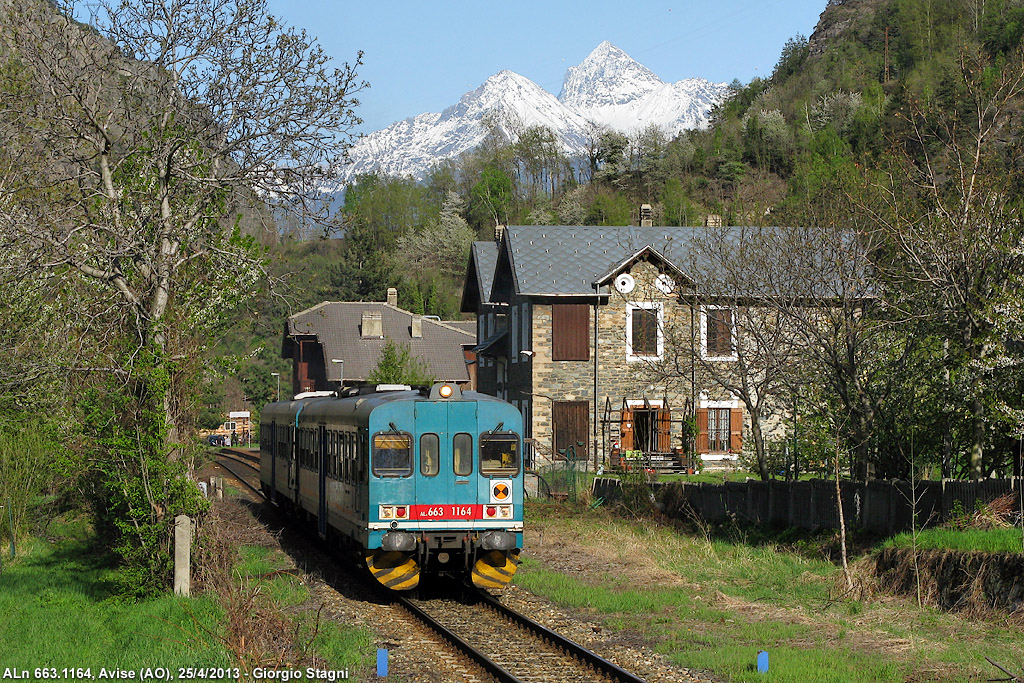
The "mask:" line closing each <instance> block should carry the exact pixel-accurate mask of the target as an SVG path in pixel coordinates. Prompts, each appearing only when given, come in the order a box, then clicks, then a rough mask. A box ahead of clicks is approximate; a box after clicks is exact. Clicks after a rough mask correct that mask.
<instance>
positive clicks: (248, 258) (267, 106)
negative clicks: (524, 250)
mask: <svg viewBox="0 0 1024 683" xmlns="http://www.w3.org/2000/svg"><path fill="white" fill-rule="evenodd" d="M94 4H95V5H96V7H95V8H94V9H96V16H97V17H99V18H100V19H101V20H102V21H100V22H99V23H100V24H101V25H100V26H99V27H98V28H95V29H94V28H91V27H85V26H83V25H81V24H78V23H77V22H75V21H73V20H71V19H70V17H71V16H72V14H71V11H72V10H71V8H70V6H68V5H67V4H66V3H44V2H35V1H26V2H22V3H19V4H17V5H15V4H13V3H4V2H0V28H2V29H3V31H2V32H0V140H3V147H2V148H0V244H2V245H3V247H4V248H3V249H0V277H2V282H0V341H2V344H3V346H4V347H5V349H8V350H9V353H6V354H5V355H4V356H3V358H2V359H0V457H2V458H3V463H4V468H5V470H4V471H5V477H4V481H6V482H7V487H8V488H7V490H6V492H7V494H8V495H13V494H11V493H10V491H13V490H16V489H17V490H21V489H24V490H25V491H28V490H29V489H28V488H26V487H27V486H28V484H25V485H24V486H23V485H22V484H21V483H18V482H22V481H30V480H31V481H32V482H34V483H32V486H35V487H38V486H40V483H39V482H40V481H41V480H40V479H32V478H31V476H29V475H30V474H31V473H32V472H38V471H39V469H38V468H36V469H33V467H34V465H36V464H38V463H39V462H40V458H42V455H41V454H46V453H56V454H57V457H52V458H49V460H48V462H50V463H52V462H53V461H54V460H56V461H57V462H58V463H59V468H57V469H55V470H53V471H49V470H47V472H46V474H47V477H49V479H48V481H53V480H60V481H62V482H70V484H68V485H66V486H63V487H58V488H59V489H60V490H61V491H62V492H64V493H67V494H68V495H72V496H80V497H81V498H82V499H83V500H85V501H86V502H87V503H88V504H89V505H91V506H92V509H93V510H94V514H95V519H96V524H97V529H99V530H101V531H103V532H109V533H108V535H107V537H108V538H110V539H112V540H110V544H111V546H112V547H114V548H115V549H116V550H117V551H118V552H119V553H121V557H122V559H123V560H124V562H125V564H126V566H131V567H133V568H134V570H135V571H136V573H135V574H130V575H126V577H125V585H126V586H129V587H130V588H129V590H137V591H139V592H144V591H149V590H155V589H157V588H159V586H160V582H161V581H162V580H163V579H162V578H161V577H164V576H165V575H166V574H165V571H166V568H167V562H168V558H167V555H166V552H165V551H166V547H165V545H162V544H164V541H165V536H164V535H163V534H164V533H165V532H166V529H167V521H168V519H169V518H170V517H172V516H173V514H175V513H176V512H179V511H183V510H195V509H197V508H198V507H201V504H200V502H199V501H197V500H195V496H194V494H193V493H192V492H193V491H194V489H191V488H187V487H184V486H182V482H183V479H182V477H183V476H184V475H183V473H184V472H186V471H187V470H188V466H189V464H190V463H191V457H192V455H193V453H194V450H193V448H194V439H193V436H194V433H195V429H196V427H197V426H204V425H205V426H209V425H210V424H215V423H216V422H219V421H220V419H221V417H222V415H223V413H224V412H226V411H227V410H229V409H240V408H243V407H249V408H251V409H253V410H255V411H258V409H259V408H260V407H261V406H262V405H263V404H264V403H265V402H266V401H268V400H271V399H272V398H273V396H274V394H275V392H276V381H275V378H274V376H273V375H272V374H271V373H274V372H276V373H280V375H281V379H282V380H283V381H282V391H285V390H286V388H287V386H288V382H287V378H288V376H289V374H290V367H289V365H288V363H287V362H286V361H284V360H283V359H281V358H280V357H279V356H280V344H281V332H282V329H283V325H284V321H285V318H286V316H287V315H288V314H289V313H294V312H297V311H300V310H303V309H304V308H307V307H309V306H311V305H314V304H316V303H319V302H320V301H323V300H354V299H365V300H374V301H383V300H384V296H385V291H386V288H387V287H390V286H394V287H397V288H398V291H399V305H400V306H402V307H403V308H407V309H409V310H412V311H414V312H417V313H426V314H434V315H439V316H441V317H442V318H453V317H457V316H458V315H459V311H458V307H459V297H460V293H461V284H462V275H463V272H464V269H465V265H466V259H467V254H468V249H469V245H470V243H471V242H472V241H473V240H474V239H488V238H491V237H492V236H493V231H494V227H495V226H496V225H501V224H579V225H624V224H629V223H632V222H635V213H636V211H637V209H638V207H639V206H640V204H642V203H649V204H651V205H652V206H653V207H654V213H655V216H654V220H655V224H656V225H658V224H661V225H701V224H702V222H703V221H704V219H705V217H706V216H707V215H709V214H716V215H719V216H721V217H722V218H723V221H724V222H725V223H726V224H728V225H750V226H758V225H790V226H813V227H821V228H824V229H830V230H832V231H833V232H835V231H839V232H842V233H843V235H845V236H847V238H844V239H841V240H839V242H838V243H837V244H838V246H839V247H843V246H845V245H848V244H849V243H851V242H852V243H854V244H856V245H857V247H858V250H859V251H858V252H857V253H858V254H864V258H865V259H866V261H865V263H864V264H863V265H864V267H863V268H862V269H857V270H854V271H851V272H850V273H849V275H850V280H848V281H847V283H846V284H848V285H850V287H849V288H847V289H846V290H844V291H843V292H838V293H836V294H835V300H836V301H837V302H838V303H840V304H843V306H845V305H846V304H851V307H850V308H848V309H844V308H843V306H837V309H839V310H847V311H849V312H851V313H850V315H847V316H845V317H843V318H840V319H838V320H837V322H836V325H835V326H833V327H831V328H828V329H829V330H830V332H831V333H833V334H832V336H829V337H827V338H826V337H824V336H823V337H820V338H818V339H816V340H814V343H813V344H812V345H808V346H807V349H808V353H807V355H805V356H802V357H800V358H799V363H797V365H798V366H799V367H800V368H801V369H802V374H801V373H798V374H796V375H794V376H793V377H792V378H790V379H789V382H790V384H789V386H790V387H791V397H790V398H788V399H786V400H788V401H791V404H790V406H789V407H791V408H797V407H798V408H799V410H798V412H799V415H800V419H801V422H800V424H799V425H798V429H797V432H798V433H796V434H792V437H793V442H794V443H797V444H798V446H799V450H800V451H801V452H802V453H805V454H807V455H808V457H810V454H814V457H816V458H818V459H819V460H823V459H825V458H828V457H832V456H833V455H834V454H837V453H838V452H839V451H840V449H842V450H843V451H844V452H849V453H851V454H854V455H852V456H851V462H850V466H851V469H853V470H854V472H855V473H856V474H860V475H864V474H867V470H868V469H869V468H873V469H874V470H875V474H876V475H878V476H906V475H908V474H911V473H912V471H917V472H919V471H920V470H917V469H916V468H933V469H934V470H935V471H936V473H937V472H938V471H940V470H941V472H942V473H943V474H946V475H956V476H972V477H982V476H986V475H988V474H991V473H1002V472H1006V471H1008V469H1009V468H1010V467H1011V463H1012V462H1013V460H1014V457H1013V456H1014V455H1015V454H1018V453H1019V448H1020V438H1021V437H1020V435H1021V433H1022V431H1024V403H1022V399H1021V396H1022V395H1024V373H1022V369H1024V368H1022V363H1021V361H1022V359H1024V355H1022V354H1024V348H1022V344H1021V341H1020V333H1019V330H1020V329H1021V328H1022V327H1024V325H1022V323H1024V320H1022V318H1024V305H1022V302H1024V297H1022V291H1024V288H1022V282H1021V277H1022V273H1024V249H1022V244H1024V239H1022V238H1024V224H1022V220H1021V210H1022V202H1024V199H1022V198H1024V192H1022V189H1024V188H1022V187H1021V183H1022V182H1024V180H1022V178H1024V174H1022V173H1021V170H1022V166H1024V155H1022V149H1021V140H1022V137H1021V132H1022V131H1021V111H1022V109H1021V104H1022V102H1024V66H1022V61H1021V41H1022V35H1024V3H1022V2H1021V1H1020V0H950V1H948V2H938V1H936V0H847V1H846V2H831V3H829V5H828V6H827V7H826V8H824V12H823V14H822V17H821V20H820V22H819V25H818V27H817V29H816V30H815V32H814V33H813V34H812V35H811V36H810V37H809V38H805V37H803V36H794V37H793V38H792V39H791V40H790V41H789V42H788V43H787V44H786V46H785V48H784V49H783V51H782V54H781V55H780V57H779V60H778V63H777V65H776V67H775V69H774V71H773V73H772V75H771V76H770V77H769V78H766V79H755V80H754V81H752V82H750V83H747V84H743V83H738V82H737V83H734V84H733V85H732V89H733V94H732V97H731V98H730V99H729V100H728V101H727V102H725V103H724V104H723V105H722V106H720V107H719V108H718V109H717V110H716V111H715V112H714V115H713V122H712V125H711V126H710V127H709V128H708V129H707V130H697V131H689V132H686V133H683V134H680V135H679V136H677V137H675V138H673V139H666V137H665V136H664V135H663V134H662V133H660V132H659V131H658V130H657V129H655V128H648V129H646V130H641V131H637V132H635V133H633V134H631V135H623V134H620V133H616V132H612V131H608V130H594V131H593V135H592V138H591V139H590V140H589V144H588V149H587V154H586V156H585V158H582V159H569V158H566V157H565V156H564V154H563V153H562V152H561V151H560V147H559V146H558V145H557V144H556V141H555V138H554V136H553V135H552V133H551V132H550V131H547V130H545V129H543V128H536V127H528V128H524V129H522V130H518V131H517V132H516V134H515V135H514V136H511V137H509V136H506V135H504V134H500V133H499V132H498V131H499V127H497V126H494V127H493V129H492V134H491V135H489V137H488V138H487V139H486V141H485V143H484V144H482V145H481V146H480V147H479V148H477V149H476V150H474V151H473V152H471V153H469V154H467V155H465V156H463V157H461V158H459V159H458V160H456V161H454V162H448V163H444V164H439V165H438V166H437V167H435V168H434V169H433V171H432V172H431V173H430V174H429V176H428V177H427V179H426V180H425V181H422V182H417V181H414V180H412V179H411V178H388V177H379V176H375V175H365V176H360V177H359V178H357V180H356V182H355V183H353V184H351V185H350V186H349V187H347V188H346V189H345V193H344V200H343V202H342V203H341V206H340V207H338V206H337V202H335V204H333V205H325V204H323V203H322V202H321V201H319V200H322V199H323V197H320V196H318V195H319V192H320V190H321V189H322V188H323V187H330V182H331V180H332V179H334V178H337V173H336V171H337V168H338V166H337V165H338V164H339V163H341V162H342V161H343V154H344V151H345V148H346V147H347V146H348V144H349V142H350V139H351V132H352V130H353V128H354V126H355V125H356V124H357V123H358V118H357V112H358V102H357V101H356V99H355V95H356V94H357V93H358V92H359V90H360V89H361V88H362V87H364V86H365V84H363V83H362V82H361V81H359V79H358V77H357V73H356V70H357V67H358V66H359V64H360V63H361V62H360V60H361V54H359V56H357V57H356V59H355V60H354V61H353V63H352V65H351V66H350V65H349V64H344V65H343V66H342V67H341V68H337V69H335V68H332V67H329V66H328V60H327V57H326V55H324V54H323V52H322V51H321V50H320V49H319V46H318V45H316V43H315V41H312V40H311V39H309V38H308V36H305V35H304V34H301V32H294V31H291V30H289V29H286V28H283V27H282V26H281V25H280V24H279V23H276V22H275V21H274V20H273V19H272V18H270V17H268V16H267V15H266V13H265V12H266V7H265V5H264V4H263V3H262V2H260V1H259V0H232V1H231V2H228V3H226V4H224V5H223V7H228V6H230V7H231V8H234V9H232V12H234V14H233V15H232V17H235V16H240V17H245V18H246V21H244V22H243V21H239V20H236V19H235V18H232V17H229V16H227V15H226V14H224V13H221V12H220V11H219V10H218V9H217V8H218V7H222V5H219V4H217V5H216V6H214V5H211V3H208V2H205V1H204V0H181V1H179V2H174V3H171V2H167V0H138V2H132V3H125V4H124V5H123V6H122V4H121V3H116V2H107V1H106V0H103V1H101V2H98V3H94ZM55 7H56V9H55ZM61 11H63V12H64V14H63V15H61V14H60V12H61ZM104 18H105V19H104ZM178 26H186V27H192V28H196V27H202V29H201V30H195V31H178V30H171V29H172V28H174V27H178ZM175 41H179V42H175ZM172 43H173V46H172V47H170V48H169V47H168V45H169V44H172ZM239 44H244V45H251V46H253V47H252V49H251V50H246V51H243V52H241V53H239V52H235V51H233V50H231V49H230V48H229V47H227V46H230V45H239ZM723 49H742V46H724V47H723ZM712 57H713V56H712ZM197 64H205V65H208V66H209V68H200V67H197V66H196V65H197ZM284 64H287V65H289V68H287V69H285V68H281V65H284ZM283 159H288V160H289V163H287V164H282V163H280V162H281V160H283ZM257 199H258V201H257ZM262 204H273V206H262ZM332 207H333V208H334V209H335V210H334V211H332V212H327V209H328V208H332ZM821 234H825V233H821ZM849 235H853V236H855V237H856V239H855V240H850V239H848V236H849ZM796 251H797V252H801V251H806V250H802V249H798V250H796ZM823 251H824V250H823ZM791 255H792V254H785V253H782V254H780V255H778V258H782V257H783V256H787V257H788V256H791ZM797 255H799V253H798V254H797ZM725 262H727V261H725ZM837 262H841V259H840V260H839V261H837ZM805 265H806V264H805ZM795 268H796V266H794V270H793V272H794V273H798V274H799V271H798V270H795ZM851 292H859V294H857V295H856V297H855V298H850V297H851V296H852V295H851V294H850V293H851ZM789 297H790V298H789V301H790V302H792V301H794V300H796V299H797V298H798V297H797V295H795V294H793V293H790V294H789ZM844 297H845V298H844ZM784 299H785V297H781V299H780V300H784ZM780 310H782V309H780ZM798 313H799V311H797V310H796V309H795V308H793V307H791V308H790V309H789V311H788V312H787V314H788V315H792V316H794V317H796V316H797V314H798ZM822 329H824V326H823V327H822ZM40 438H41V439H42V445H40V444H39V441H38V439H40ZM20 444H35V445H33V446H32V448H21V447H20ZM15 465H18V466H19V467H21V468H22V469H20V470H16V469H15ZM16 471H18V472H22V473H23V474H24V479H18V478H17V477H16V476H15V474H14V473H15V472H16ZM19 476H20V475H19ZM47 477H43V479H44V480H47ZM2 483H3V482H0V484H2ZM25 495H27V494H25ZM22 498H24V496H22ZM138 520H142V521H141V522H139V521H138ZM131 587H134V588H131Z"/></svg>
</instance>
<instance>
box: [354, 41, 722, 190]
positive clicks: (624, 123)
mask: <svg viewBox="0 0 1024 683" xmlns="http://www.w3.org/2000/svg"><path fill="white" fill-rule="evenodd" d="M727 93H728V86H727V85H726V84H724V83H711V82H710V81H707V80H704V79H702V78H688V79H686V80H683V81H679V82H677V83H665V82H663V81H662V80H661V79H660V78H658V77H657V76H656V75H655V74H654V73H653V72H652V71H651V70H650V69H648V68H647V67H645V66H643V65H642V64H640V63H638V62H636V61H635V60H633V59H632V58H631V57H630V56H629V55H627V54H626V53H625V52H623V51H622V50H620V49H619V48H617V47H615V46H614V45H612V44H611V43H609V42H608V41H605V42H603V43H601V44H600V45H598V46H597V48H595V49H594V51H593V52H591V53H590V54H589V55H588V56H587V58H586V59H584V60H583V61H582V62H581V63H580V64H579V65H577V66H574V67H570V68H569V69H568V71H567V72H566V75H565V82H564V84H563V85H562V92H561V94H560V95H559V97H558V98H556V97H554V96H553V95H552V94H551V93H549V92H547V91H546V90H544V89H543V88H541V87H540V86H539V85H537V84H536V83H534V82H533V81H531V80H530V79H528V78H526V77H524V76H520V75H519V74H516V73H513V72H511V71H501V72H499V73H497V74H495V75H493V76H491V77H490V78H488V79H487V81H485V82H484V84H483V85H481V86H480V87H479V88H477V89H476V90H473V91H471V92H468V93H466V94H465V95H463V96H462V98H461V99H460V100H459V101H458V103H456V104H454V105H452V106H451V107H448V108H447V109H445V110H444V111H443V112H441V113H430V114H420V115H419V116H414V117H412V118H408V119H405V120H404V121H399V122H397V123H394V124H392V125H390V126H388V127H387V128H385V129H383V130H379V131H376V132H374V133H370V134H369V135H367V136H365V137H363V138H362V139H361V140H359V141H358V142H357V143H356V144H355V145H354V146H353V147H352V149H351V150H350V151H349V158H350V160H351V163H350V164H349V165H348V166H347V167H346V169H345V179H344V180H345V181H346V182H347V181H349V180H351V179H352V178H354V177H355V176H356V175H357V174H359V173H370V172H379V173H385V174H388V175H411V176H413V177H416V178H422V177H423V176H424V175H425V174H426V173H427V171H428V170H429V169H430V167H431V166H432V165H433V164H435V163H437V162H439V161H442V160H445V159H452V158H455V157H457V156H459V155H460V154H462V153H464V152H467V151H469V150H471V149H473V148H474V147H476V146H477V145H479V144H480V143H481V142H482V141H483V140H484V138H485V137H486V135H487V128H486V126H485V125H484V121H485V118H488V117H489V118H490V120H491V121H493V122H494V123H495V124H496V125H497V126H498V128H499V129H500V130H501V131H502V132H503V133H504V134H505V135H506V136H507V137H508V138H509V139H512V140H514V139H515V137H516V130H520V129H522V128H523V127H527V126H536V125H543V126H546V127H548V128H550V129H551V130H553V131H554V132H555V134H556V135H558V137H559V138H560V140H561V141H562V145H563V149H564V150H565V152H566V153H567V154H569V155H570V156H575V155H578V154H580V153H581V152H582V151H583V150H584V144H585V141H586V139H587V135H588V132H589V131H591V130H593V128H594V127H595V126H607V127H609V128H612V129H614V130H618V131H620V132H623V133H627V134H629V133H632V132H634V131H637V130H640V129H643V128H646V127H647V126H649V125H651V124H654V125H657V126H659V127H661V128H662V130H664V131H665V133H666V134H667V135H669V136H672V135H675V134H676V133H678V132H679V131H681V130H684V129H687V128H697V127H701V126H704V125H707V116H708V113H709V112H710V111H711V107H712V106H714V105H715V104H716V103H718V102H720V101H721V100H722V99H723V98H724V97H725V95H726V94H727Z"/></svg>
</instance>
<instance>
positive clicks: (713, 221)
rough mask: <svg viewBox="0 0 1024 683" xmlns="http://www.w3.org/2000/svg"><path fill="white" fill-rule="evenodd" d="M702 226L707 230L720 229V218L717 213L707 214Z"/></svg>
mask: <svg viewBox="0 0 1024 683" xmlns="http://www.w3.org/2000/svg"><path fill="white" fill-rule="evenodd" d="M704 225H706V226H707V227H709V228H720V227H722V217H721V216H720V215H719V214H717V213H709V214H708V215H707V218H705V219H704Z"/></svg>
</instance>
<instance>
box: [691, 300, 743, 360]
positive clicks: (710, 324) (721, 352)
mask: <svg viewBox="0 0 1024 683" xmlns="http://www.w3.org/2000/svg"><path fill="white" fill-rule="evenodd" d="M700 351H701V357H702V358H704V359H706V360H736V316H735V314H734V311H733V309H731V308H729V307H728V306H702V307H701V309H700Z"/></svg>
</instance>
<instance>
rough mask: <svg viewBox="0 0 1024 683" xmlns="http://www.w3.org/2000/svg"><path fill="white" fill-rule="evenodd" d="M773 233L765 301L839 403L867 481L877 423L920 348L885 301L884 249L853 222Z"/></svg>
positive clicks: (805, 369) (807, 368) (805, 365)
mask: <svg viewBox="0 0 1024 683" xmlns="http://www.w3.org/2000/svg"><path fill="white" fill-rule="evenodd" d="M771 234H772V237H771V238H769V239H766V240H765V242H764V245H765V248H764V251H763V252H762V253H763V254H764V256H765V260H763V261H761V265H762V266H763V268H764V270H763V275H764V278H763V279H762V280H761V282H762V285H763V287H762V291H763V294H762V301H763V302H765V304H766V305H768V306H769V307H771V308H772V309H773V310H774V311H775V312H776V314H777V315H778V316H779V317H780V319H782V320H785V321H786V325H787V326H788V328H789V329H791V330H793V331H794V332H795V336H794V338H793V340H794V344H795V350H796V352H797V353H796V357H797V362H798V363H799V364H800V365H801V368H800V369H801V372H802V374H803V376H804V377H808V376H810V377H816V378H817V381H819V382H820V383H821V384H822V385H823V387H825V388H826V389H827V393H828V394H829V395H831V396H833V397H834V401H832V402H826V403H825V405H824V407H825V409H826V410H829V411H831V412H834V413H835V414H833V415H832V421H833V422H834V423H835V424H837V425H842V426H843V429H842V437H843V438H844V439H845V441H846V443H847V445H848V447H849V450H850V451H851V453H852V454H853V462H852V463H851V474H852V475H853V476H855V477H856V478H858V479H865V478H867V476H868V474H869V473H868V464H869V462H870V460H871V458H870V450H871V449H870V447H871V434H872V429H873V427H874V422H875V418H876V416H877V413H878V410H879V407H880V405H881V404H882V402H883V401H884V400H885V398H886V397H887V396H888V395H889V393H890V391H891V388H892V386H893V382H894V381H895V379H896V377H897V376H898V375H899V373H900V372H901V371H902V368H904V366H905V364H906V361H907V359H908V357H909V352H910V350H911V348H912V347H911V342H910V340H909V338H908V337H907V336H906V335H902V334H900V333H899V331H898V329H897V326H896V325H895V324H894V323H893V322H892V320H891V319H890V318H889V317H887V315H885V311H884V310H883V308H882V306H881V303H880V302H879V292H878V287H877V284H876V282H875V281H874V280H873V279H872V277H871V273H872V271H871V267H870V263H869V260H868V255H869V254H872V253H873V252H874V249H875V247H876V245H875V244H874V243H872V240H871V235H870V234H865V233H864V232H861V231H858V230H857V226H856V225H855V224H854V223H853V222H852V221H850V220H845V221H843V223H842V224H836V223H832V224H826V225H822V226H821V227H810V228H787V229H783V230H776V231H774V232H772V233H771Z"/></svg>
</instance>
